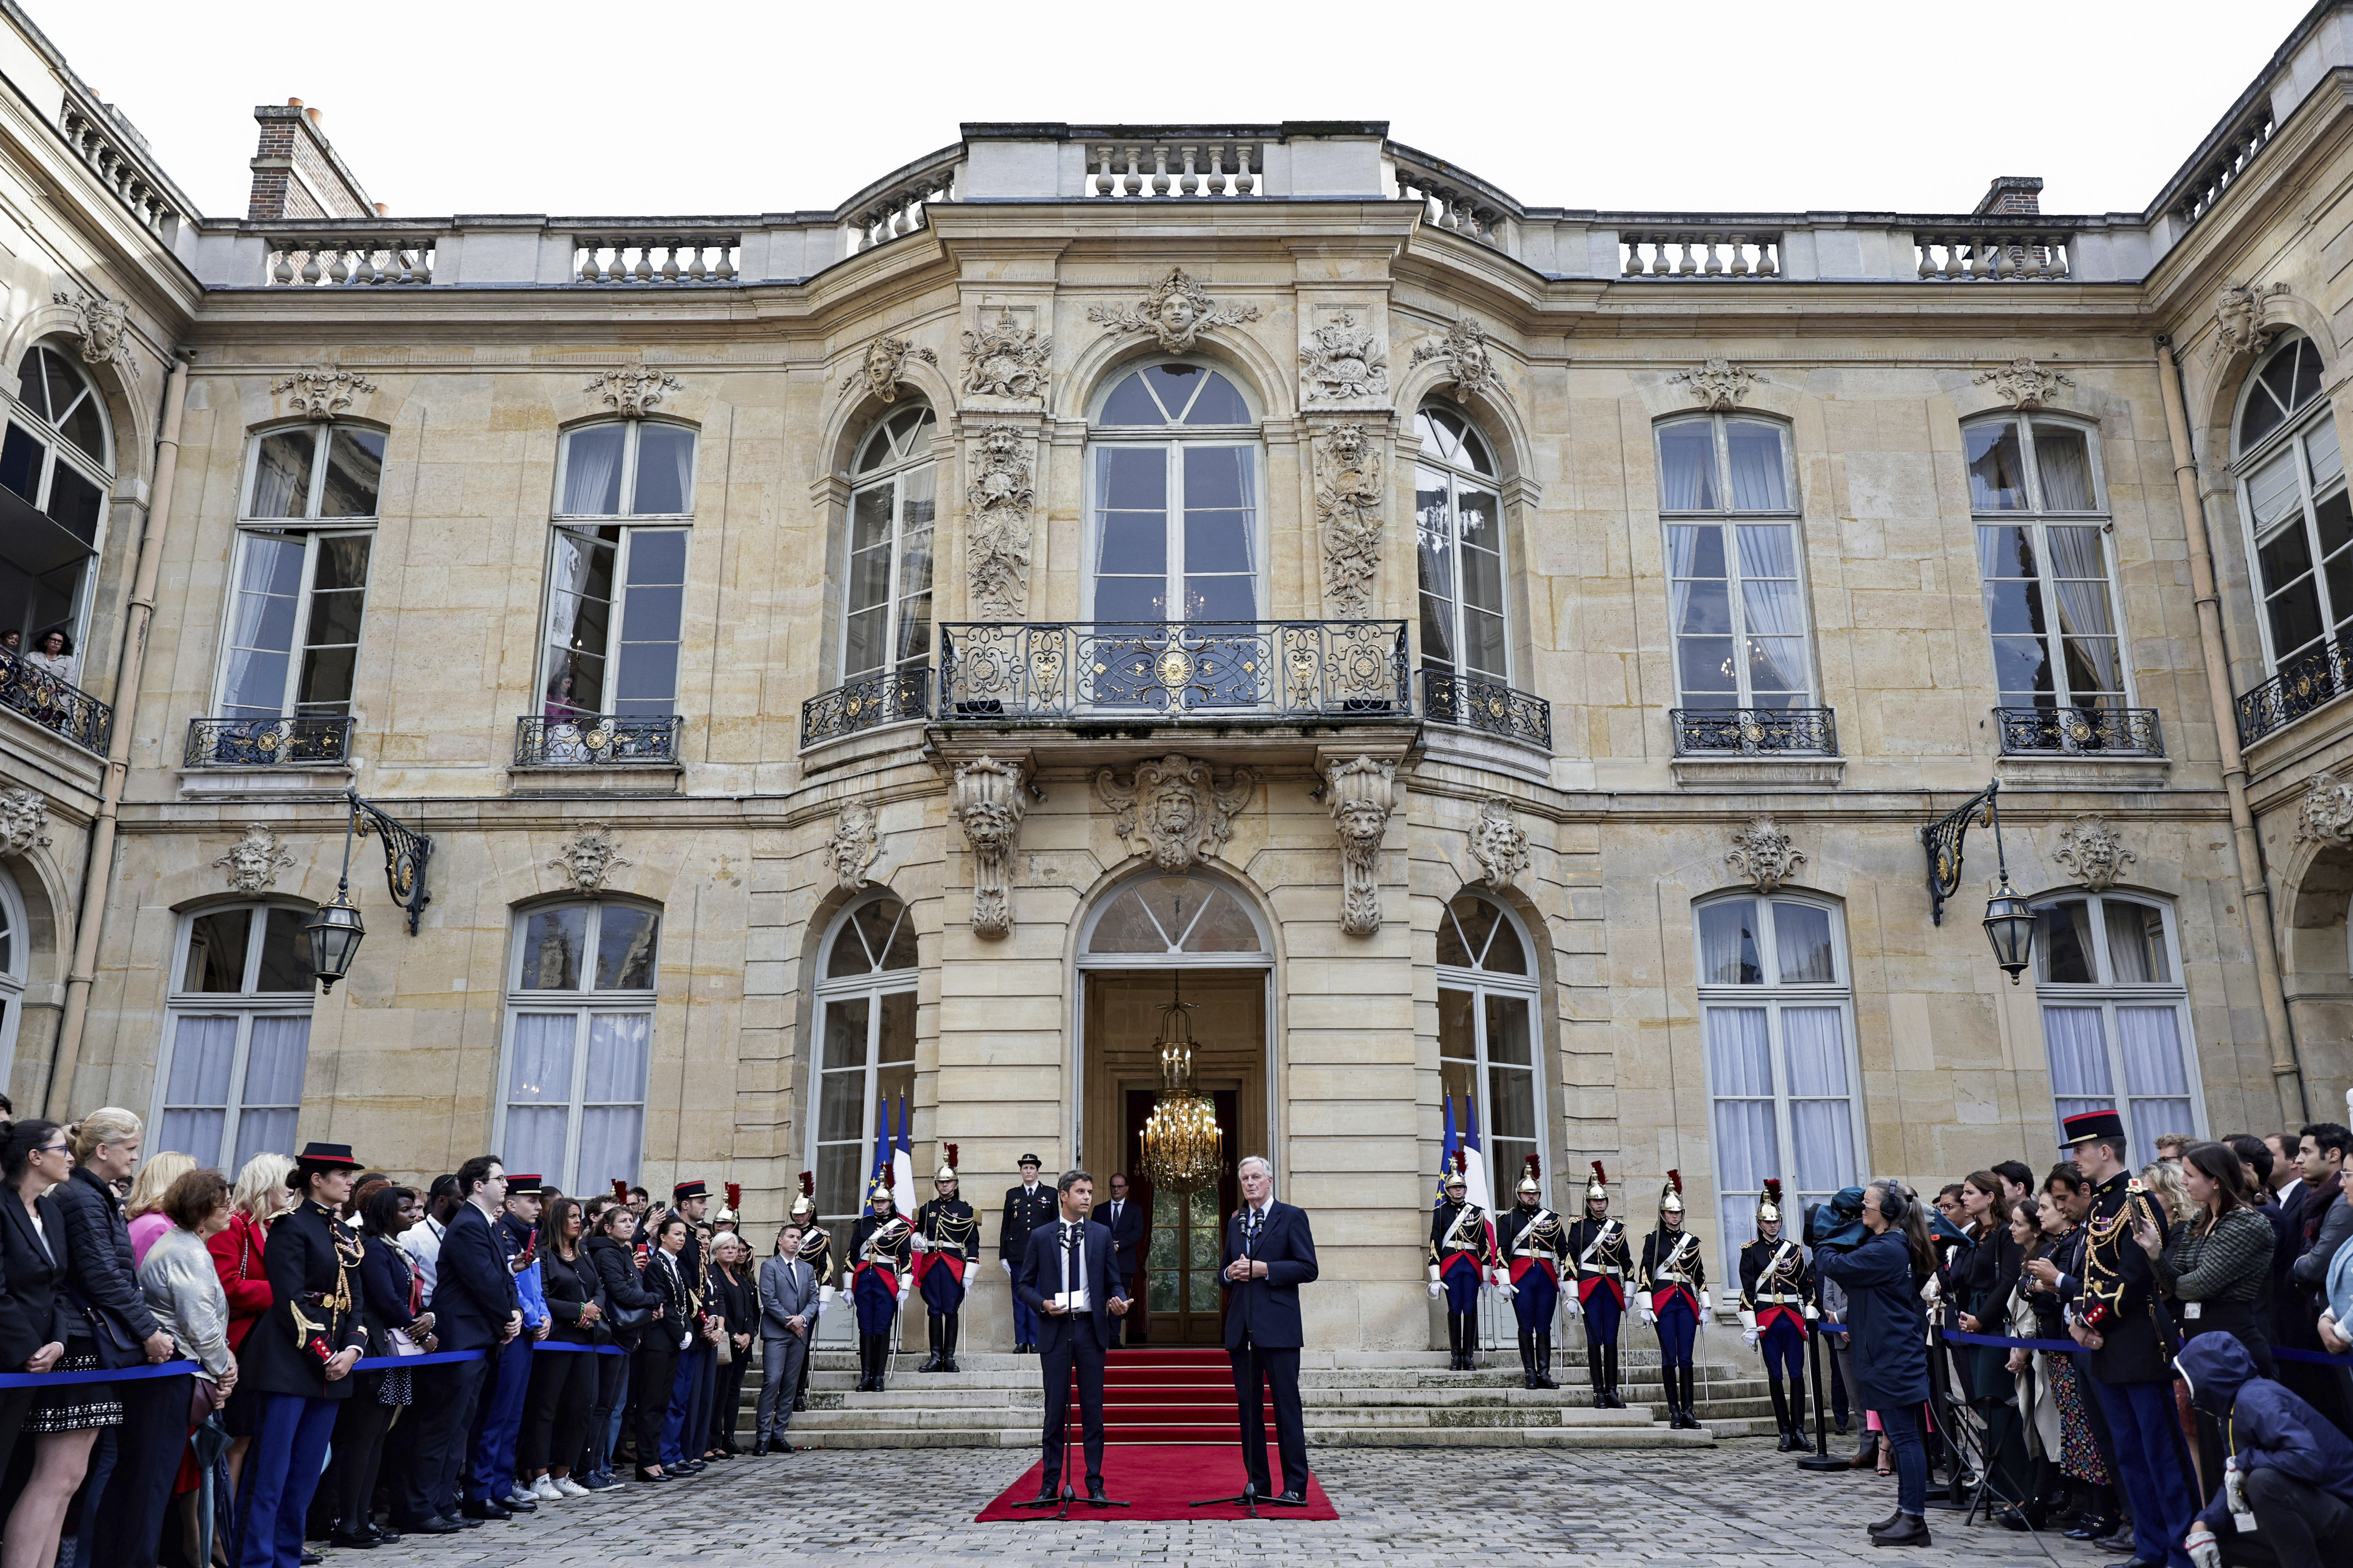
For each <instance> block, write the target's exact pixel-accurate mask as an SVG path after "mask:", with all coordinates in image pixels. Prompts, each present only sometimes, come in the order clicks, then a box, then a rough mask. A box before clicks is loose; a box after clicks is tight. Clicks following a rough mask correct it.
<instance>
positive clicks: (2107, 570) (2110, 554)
mask: <svg viewBox="0 0 2353 1568" xmlns="http://www.w3.org/2000/svg"><path fill="white" fill-rule="evenodd" d="M1996 425H2008V426H2013V427H2014V428H2015V429H2016V430H2017V431H2018V448H2019V461H2020V463H2021V466H2022V468H2023V470H2024V473H2025V477H2026V505H2024V506H2023V507H2020V508H2018V509H2017V510H2011V511H2000V510H1978V507H1977V504H1976V491H1975V489H1969V491H1968V494H1969V496H1970V507H1969V548H1970V551H1971V552H1973V553H1976V552H1978V543H1977V530H1978V529H1979V528H1981V527H2017V528H2023V529H2025V530H2026V531H2027V532H2028V534H2029V536H2030V537H2031V538H2032V540H2033V542H2034V572H2035V576H2034V581H2035V584H2036V585H2037V586H2038V587H2039V588H2040V589H2041V590H2042V603H2043V606H2044V619H2045V622H2046V625H2045V627H2044V630H2043V634H2042V640H2043V657H2044V658H2047V659H2048V660H2050V663H2051V675H2052V690H2051V704H2052V711H2057V710H2061V709H2068V708H2090V709H2097V708H2099V707H2100V706H2101V705H2102V701H2103V700H2104V699H2105V700H2114V701H2116V702H2117V703H2118V704H2119V705H2120V706H2122V707H2125V708H2137V707H2138V706H2139V705H2140V698H2139V692H2138V689H2137V684H2136V682H2135V681H2134V679H2133V657H2132V635H2131V632H2130V630H2129V628H2127V627H2126V625H2125V602H2124V592H2123V588H2122V585H2121V584H2119V582H2118V581H2117V567H2116V534H2115V531H2114V528H2113V525H2112V524H2111V523H2110V521H2109V518H2110V512H2109V510H2108V480H2107V474H2106V472H2105V469H2104V468H2103V467H2102V457H2101V451H2100V427H2099V426H2096V425H2094V424H2092V423H2091V422H2089V421H2088V420H2083V419H2068V418H2063V417H2060V416H2053V415H2049V414H2041V413H2026V412H2020V411H2012V410H2004V411H2002V412H2000V413H1999V414H1989V415H1986V416H1982V417H1980V418H1975V419H1969V420H1967V421H1965V422H1964V423H1963V424H1962V426H1961V447H1962V452H1963V454H1964V457H1963V459H1962V460H1963V463H1964V466H1965V467H1966V464H1967V461H1968V458H1967V456H1966V454H1967V452H1968V432H1970V431H1972V430H1979V429H1985V428H1987V427H1989V426H1996ZM2046 425H2047V426H2063V427H2065V428H2066V429H2069V430H2073V431H2075V432H2077V433H2078V434H2080V435H2081V436H2082V437H2084V452H2085V453H2086V454H2087V456H2086V458H2085V462H2086V464H2087V467H2088V468H2089V472H2090V479H2091V485H2092V507H2091V510H2088V511H2065V510H2060V509H2058V508H2055V507H2052V506H2049V505H2046V504H2045V502H2044V499H2043V494H2042V458H2041V457H2040V455H2038V454H2037V453H2036V451H2035V448H2034V435H2035V428H2036V426H2046ZM1961 482H1962V484H1963V485H1964V486H1968V482H1969V481H1968V474H1967V473H1966V471H1965V472H1964V473H1963V475H1962V479H1961ZM2053 524H2056V525H2057V526H2060V527H2063V528H2066V527H2073V528H2081V527H2091V526H2096V527H2097V528H2098V529H2099V535H2100V574H2101V576H2102V579H2103V581H2104V582H2105V585H2106V587H2107V591H2108V621H2109V624H2110V625H2111V626H2115V627H2116V668H2117V670H2118V672H2119V680H2120V683H2121V685H2122V688H2123V689H2122V691H2121V693H2120V694H2118V695H2117V696H2116V697H2115V698H2114V699H2107V694H2106V693H2105V692H2086V693H2084V694H2083V695H2081V696H2078V695H2077V694H2076V693H2075V692H2074V691H2073V689H2070V688H2069V687H2068V686H2067V683H2066V682H2067V650H2066V646H2065V644H2066V638H2065V637H2064V635H2063V632H2062V630H2061V628H2060V625H2059V616H2058V609H2057V605H2058V596H2059V590H2058V584H2059V583H2060V582H2061V581H2062V579H2060V578H2057V577H2054V576H2052V574H2051V566H2052V550H2051V541H2050V538H2049V535H2048V532H2047V531H2048V529H2049V528H2050V527H2051V526H2052V525H2053ZM1977 559H1978V563H1979V564H1978V590H1979V595H1980V605H1982V595H1983V591H1984V566H1983V564H1982V563H1983V560H1984V557H1983V555H1982V554H1977ZM1978 613H1979V616H1980V617H1982V616H1983V614H1984V612H1983V609H1982V607H1981V608H1980V610H1979V612H1978ZM1985 628H1986V642H1987V647H1988V648H1989V650H1991V649H1993V647H1994V638H1995V637H1997V636H2001V637H2014V636H2017V635H2018V634H2016V633H2014V632H2004V633H1996V632H1995V630H1994V628H1993V623H1992V622H1991V621H1990V620H1988V621H1986V623H1985ZM2000 679H2001V664H2000V658H1999V657H1997V658H1995V661H1994V680H1995V686H1994V701H1995V704H1996V705H1997V706H1999V707H2008V706H2010V703H2009V702H2008V701H2007V700H2006V699H2005V698H2004V695H2003V692H2002V689H2001V686H2000Z"/></svg>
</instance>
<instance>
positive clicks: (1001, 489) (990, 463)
mask: <svg viewBox="0 0 2353 1568" xmlns="http://www.w3.org/2000/svg"><path fill="white" fill-rule="evenodd" d="M964 500H965V511H966V513H967V514H968V515H967V517H966V518H965V576H966V580H967V582H968V584H969V586H970V588H971V592H972V604H973V609H974V611H975V613H976V614H978V615H979V616H982V617H983V618H984V619H987V620H995V621H1008V620H1018V619H1019V618H1020V617H1021V609H1022V605H1023V604H1024V603H1025V602H1026V601H1027V599H1028V598H1029V510H1030V508H1031V506H1033V505H1034V504H1035V500H1036V496H1035V491H1034V489H1032V487H1031V484H1030V480H1029V458H1026V457H1024V456H1023V455H1022V438H1021V432H1019V431H1018V430H1016V429H1015V428H1014V427H1013V426H1010V425H991V426H987V427H986V428H984V429H983V430H982V431H981V433H980V443H979V446H978V447H977V449H976V451H975V453H974V455H973V464H972V483H971V484H969V485H967V486H965V494H964Z"/></svg>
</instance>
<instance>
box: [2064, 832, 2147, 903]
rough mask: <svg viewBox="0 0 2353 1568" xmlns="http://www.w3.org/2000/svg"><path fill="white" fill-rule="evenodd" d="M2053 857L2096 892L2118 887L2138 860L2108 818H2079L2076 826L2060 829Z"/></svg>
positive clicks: (2085, 885)
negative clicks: (2108, 821)
mask: <svg viewBox="0 0 2353 1568" xmlns="http://www.w3.org/2000/svg"><path fill="white" fill-rule="evenodd" d="M2051 858H2052V859H2053V860H2056V861H2057V862H2058V863H2059V864H2060V865H2062V866H2064V867H2066V868H2067V869H2068V871H2069V872H2070V873H2072V874H2073V877H2074V879H2075V880H2076V881H2078V882H2080V883H2082V884H2083V885H2084V887H2086V888H2088V889H2091V890H2092V891H2093V892H2095V893H2105V892H2106V891H2107V890H2108V889H2110V888H2113V887H2115V886H2116V879H2117V877H2119V876H2121V875H2122V874H2123V872H2124V868H2125V866H2126V863H2127V862H2129V861H2132V860H2136V859H2138V858H2139V857H2138V856H2137V855H2135V854H2134V853H2133V852H2132V851H2131V850H2129V849H2127V848H2126V847H2125V841H2124V840H2123V839H2122V838H2120V837H2117V835H2116V829H2115V828H2113V827H2111V826H2108V825H2107V822H2106V820H2105V818H2102V817H2097V816H2079V817H2077V818H2076V819H2075V825H2074V826H2072V827H2063V828H2061V829H2060V830H2059V847H2058V848H2057V849H2055V850H2053V851H2052V854H2051Z"/></svg>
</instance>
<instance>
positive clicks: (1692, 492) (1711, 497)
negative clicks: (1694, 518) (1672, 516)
mask: <svg viewBox="0 0 2353 1568" xmlns="http://www.w3.org/2000/svg"><path fill="white" fill-rule="evenodd" d="M1715 509H1716V500H1715V425H1714V424H1713V423H1712V422H1710V421H1708V420H1705V419H1694V420H1689V421H1687V422H1685V423H1683V424H1678V425H1669V426H1664V427H1662V429H1661V430H1660V431H1659V510H1662V511H1714V510H1715Z"/></svg>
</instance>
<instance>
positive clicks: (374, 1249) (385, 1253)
mask: <svg viewBox="0 0 2353 1568" xmlns="http://www.w3.org/2000/svg"><path fill="white" fill-rule="evenodd" d="M360 1245H361V1246H362V1247H364V1249H365V1250H364V1252H363V1253H362V1254H361V1256H360V1280H361V1282H362V1283H363V1284H364V1285H365V1286H366V1288H367V1289H366V1295H365V1299H364V1306H363V1308H362V1310H361V1313H360V1321H362V1322H364V1323H365V1324H366V1325H367V1334H368V1349H367V1353H368V1354H370V1355H390V1354H391V1353H392V1331H393V1330H395V1329H405V1328H406V1327H408V1325H409V1324H411V1323H413V1322H415V1321H417V1318H416V1314H414V1313H412V1312H411V1311H409V1310H408V1289H409V1283H410V1279H411V1278H412V1276H411V1275H410V1273H409V1268H408V1255H407V1254H406V1253H405V1252H403V1251H401V1250H400V1243H399V1242H398V1241H396V1240H395V1239H394V1238H393V1237H388V1236H369V1237H362V1238H361V1242H360ZM262 1257H263V1258H264V1260H265V1262H266V1261H267V1259H268V1258H269V1254H268V1253H267V1252H266V1251H265V1252H264V1253H263V1254H262Z"/></svg>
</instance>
